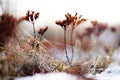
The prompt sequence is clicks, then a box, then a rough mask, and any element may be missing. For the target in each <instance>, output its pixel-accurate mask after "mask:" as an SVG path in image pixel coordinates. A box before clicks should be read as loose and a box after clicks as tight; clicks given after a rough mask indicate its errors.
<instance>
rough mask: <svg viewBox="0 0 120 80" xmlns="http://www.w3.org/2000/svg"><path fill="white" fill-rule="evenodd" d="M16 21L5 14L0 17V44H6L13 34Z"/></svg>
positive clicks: (11, 16)
mask: <svg viewBox="0 0 120 80" xmlns="http://www.w3.org/2000/svg"><path fill="white" fill-rule="evenodd" d="M17 23H18V20H17V19H16V18H15V17H14V16H13V15H9V14H7V13H4V14H2V15H0V42H6V41H8V40H9V38H10V37H12V36H13V34H14V33H15V29H16V25H17Z"/></svg>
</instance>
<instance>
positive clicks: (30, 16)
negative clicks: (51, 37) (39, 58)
mask: <svg viewBox="0 0 120 80" xmlns="http://www.w3.org/2000/svg"><path fill="white" fill-rule="evenodd" d="M38 17H39V13H38V12H37V13H35V12H34V11H29V10H28V11H27V13H26V16H25V20H27V21H29V22H30V23H32V25H33V31H34V39H35V41H34V45H33V49H34V48H35V46H36V34H35V32H36V31H35V21H36V20H37V18H38Z"/></svg>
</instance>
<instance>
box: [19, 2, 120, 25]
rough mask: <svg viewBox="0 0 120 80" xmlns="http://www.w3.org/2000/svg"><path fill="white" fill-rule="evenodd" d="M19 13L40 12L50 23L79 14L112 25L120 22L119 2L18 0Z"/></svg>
mask: <svg viewBox="0 0 120 80" xmlns="http://www.w3.org/2000/svg"><path fill="white" fill-rule="evenodd" d="M17 7H18V8H19V9H18V11H21V12H22V11H23V12H22V13H21V14H24V13H25V12H26V10H29V9H30V10H35V11H39V12H40V13H41V14H40V15H41V19H43V18H44V19H43V21H45V22H48V23H49V22H50V23H51V21H55V20H59V19H63V18H64V14H66V13H68V12H69V13H71V14H73V15H74V13H75V12H77V13H78V14H79V15H83V17H85V18H88V19H93V20H94V19H96V20H99V21H102V22H108V23H110V24H112V23H113V24H118V23H119V22H120V10H119V9H120V1H119V0H17Z"/></svg>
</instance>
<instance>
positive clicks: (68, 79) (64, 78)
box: [15, 72, 78, 80]
mask: <svg viewBox="0 0 120 80" xmlns="http://www.w3.org/2000/svg"><path fill="white" fill-rule="evenodd" d="M15 80H78V77H76V76H73V75H70V74H67V73H64V72H59V73H47V74H35V75H33V76H27V77H23V78H16V79H15Z"/></svg>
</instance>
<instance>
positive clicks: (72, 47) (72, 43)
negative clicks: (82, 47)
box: [70, 29, 74, 63]
mask: <svg viewBox="0 0 120 80" xmlns="http://www.w3.org/2000/svg"><path fill="white" fill-rule="evenodd" d="M70 40H71V49H72V56H71V63H72V61H73V57H74V49H73V29H72V31H71V39H70Z"/></svg>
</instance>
